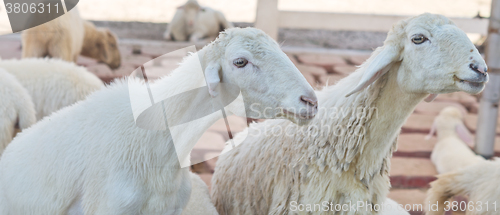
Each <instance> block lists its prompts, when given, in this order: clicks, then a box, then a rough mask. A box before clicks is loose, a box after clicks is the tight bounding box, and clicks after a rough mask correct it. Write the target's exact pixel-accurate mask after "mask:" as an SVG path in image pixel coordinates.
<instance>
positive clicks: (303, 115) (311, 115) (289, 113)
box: [283, 109, 316, 120]
mask: <svg viewBox="0 0 500 215" xmlns="http://www.w3.org/2000/svg"><path fill="white" fill-rule="evenodd" d="M283 113H284V114H285V115H286V116H291V117H295V118H299V119H305V120H309V119H312V118H314V117H315V116H316V113H315V112H313V113H309V112H307V113H295V112H292V111H289V110H287V109H283Z"/></svg>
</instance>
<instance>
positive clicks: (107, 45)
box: [22, 9, 121, 69]
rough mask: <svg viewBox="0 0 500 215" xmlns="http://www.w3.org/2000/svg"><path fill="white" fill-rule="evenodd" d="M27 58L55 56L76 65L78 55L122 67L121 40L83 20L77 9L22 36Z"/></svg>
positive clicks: (23, 55)
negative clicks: (119, 48) (118, 44)
mask: <svg viewBox="0 0 500 215" xmlns="http://www.w3.org/2000/svg"><path fill="white" fill-rule="evenodd" d="M22 43H23V51H22V57H23V58H33V57H51V58H61V59H63V60H65V61H72V62H76V60H77V58H78V55H80V54H81V55H83V56H87V57H90V58H94V59H96V60H98V61H99V62H103V63H106V64H107V65H108V66H109V67H110V68H112V69H115V68H118V67H119V66H120V64H121V56H120V52H119V50H118V46H117V37H116V35H114V34H113V33H111V32H110V31H109V30H108V29H103V28H96V27H95V26H94V25H93V24H92V23H91V22H88V21H84V20H82V19H81V18H80V14H79V13H78V10H77V9H73V10H71V11H70V12H68V13H66V14H65V15H62V16H61V17H59V18H57V19H54V20H52V21H50V22H47V23H45V24H42V25H39V26H36V27H34V28H30V29H28V30H25V31H24V32H23V34H22Z"/></svg>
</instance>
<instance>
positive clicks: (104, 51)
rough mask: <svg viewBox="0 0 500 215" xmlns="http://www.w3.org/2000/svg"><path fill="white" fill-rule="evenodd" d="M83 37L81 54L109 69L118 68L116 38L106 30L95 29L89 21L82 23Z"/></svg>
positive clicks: (119, 57)
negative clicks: (83, 28)
mask: <svg viewBox="0 0 500 215" xmlns="http://www.w3.org/2000/svg"><path fill="white" fill-rule="evenodd" d="M83 26H84V27H85V37H84V40H83V47H82V52H81V54H82V55H83V56H87V57H90V58H94V59H97V60H99V61H100V62H103V63H105V64H107V65H108V66H109V67H110V68H111V69H116V68H118V67H120V64H121V54H120V50H118V39H117V36H116V35H115V34H114V33H112V32H111V31H110V30H108V29H106V28H96V27H95V26H94V24H92V23H91V22H89V21H83Z"/></svg>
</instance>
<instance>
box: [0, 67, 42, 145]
mask: <svg viewBox="0 0 500 215" xmlns="http://www.w3.org/2000/svg"><path fill="white" fill-rule="evenodd" d="M0 98H1V102H0V155H1V154H2V152H3V150H4V149H5V147H7V144H9V143H10V141H12V138H13V137H14V134H15V129H16V124H17V125H18V126H19V128H20V129H23V130H24V129H26V128H28V127H30V126H31V125H32V124H34V123H35V122H36V118H35V108H34V105H33V102H32V101H31V97H30V95H29V94H28V92H27V91H26V89H24V87H23V86H22V85H21V84H20V83H19V82H18V81H17V79H16V78H15V77H14V76H12V75H11V74H9V73H8V72H6V71H5V70H3V69H0Z"/></svg>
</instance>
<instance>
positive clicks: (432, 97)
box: [424, 94, 438, 102]
mask: <svg viewBox="0 0 500 215" xmlns="http://www.w3.org/2000/svg"><path fill="white" fill-rule="evenodd" d="M437 96H438V94H429V96H427V98H425V99H424V101H425V102H432V101H434V99H435V98H436V97H437Z"/></svg>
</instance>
